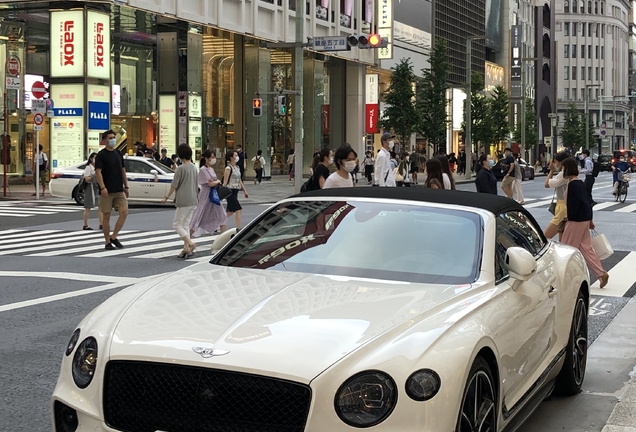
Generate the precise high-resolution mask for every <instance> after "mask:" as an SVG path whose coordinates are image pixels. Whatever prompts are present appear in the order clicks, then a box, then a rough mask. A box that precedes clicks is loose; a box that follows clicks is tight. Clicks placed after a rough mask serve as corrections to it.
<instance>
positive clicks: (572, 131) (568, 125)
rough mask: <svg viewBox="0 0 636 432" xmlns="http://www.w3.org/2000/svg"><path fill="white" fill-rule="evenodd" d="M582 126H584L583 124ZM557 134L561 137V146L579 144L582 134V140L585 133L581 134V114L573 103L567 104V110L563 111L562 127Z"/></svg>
mask: <svg viewBox="0 0 636 432" xmlns="http://www.w3.org/2000/svg"><path fill="white" fill-rule="evenodd" d="M583 128H585V126H584V127H583ZM559 136H560V137H561V141H562V142H563V146H564V147H570V148H572V147H574V146H575V145H580V144H581V141H580V140H581V136H583V140H585V135H583V134H581V116H580V114H579V110H578V109H577V108H576V105H574V103H570V105H568V111H567V112H566V113H565V118H564V120H563V128H562V129H561V133H560V134H559Z"/></svg>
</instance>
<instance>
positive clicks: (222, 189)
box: [212, 185, 232, 200]
mask: <svg viewBox="0 0 636 432" xmlns="http://www.w3.org/2000/svg"><path fill="white" fill-rule="evenodd" d="M212 189H216V192H217V193H218V194H219V199H222V200H224V199H226V198H227V197H229V196H230V195H232V189H230V188H229V187H227V186H222V185H219V186H217V187H215V188H212Z"/></svg>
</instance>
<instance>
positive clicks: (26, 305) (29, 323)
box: [0, 174, 636, 432]
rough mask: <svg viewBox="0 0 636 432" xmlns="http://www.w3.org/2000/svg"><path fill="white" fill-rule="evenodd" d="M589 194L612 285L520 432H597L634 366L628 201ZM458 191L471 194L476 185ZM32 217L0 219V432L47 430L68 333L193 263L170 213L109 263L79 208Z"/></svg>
mask: <svg viewBox="0 0 636 432" xmlns="http://www.w3.org/2000/svg"><path fill="white" fill-rule="evenodd" d="M543 182H544V178H541V177H539V178H537V179H536V180H534V181H528V182H524V184H523V186H524V192H525V195H526V204H527V206H528V207H529V210H530V211H531V212H532V214H533V215H534V216H535V218H536V219H537V221H538V222H539V223H540V224H541V226H545V225H546V224H547V223H548V221H549V220H550V218H551V215H550V214H549V213H548V211H547V206H548V205H549V199H550V198H551V191H550V190H547V189H544V188H543ZM597 184H598V186H597V189H596V190H595V199H596V201H597V202H599V203H604V202H607V203H608V204H606V205H604V206H605V209H603V210H600V211H597V212H595V221H596V224H597V229H598V231H599V232H603V233H605V234H606V236H607V237H608V239H609V240H610V242H611V244H612V245H613V247H614V249H615V250H616V251H617V252H616V253H615V254H614V255H613V256H612V257H610V259H608V260H607V261H606V262H605V263H604V264H605V265H606V267H607V268H608V269H610V275H611V279H610V285H611V283H612V281H615V286H613V288H612V289H611V290H609V291H605V292H600V291H598V290H596V291H595V294H594V296H593V302H592V310H591V317H590V337H591V339H593V340H594V343H593V344H592V346H591V349H590V358H589V361H588V371H587V378H586V381H585V385H584V392H583V393H582V394H580V395H578V396H576V397H574V398H568V399H558V398H552V399H550V400H548V401H546V402H545V403H543V404H542V405H541V407H540V408H539V410H538V411H537V412H536V413H535V414H534V415H533V416H532V417H531V418H530V419H529V422H528V424H527V425H526V426H524V428H523V429H522V431H524V432H530V431H537V430H541V431H545V432H551V431H555V432H556V431H564V430H565V431H600V430H601V429H602V427H603V425H604V424H605V422H606V421H607V418H608V417H609V414H610V412H611V410H612V408H613V406H614V405H615V403H616V400H617V397H618V396H619V395H620V390H621V388H622V385H623V383H624V382H625V381H627V379H628V376H627V373H628V372H629V371H631V370H632V369H633V368H634V364H635V363H636V360H634V356H631V357H630V356H626V355H625V353H626V352H634V351H635V350H636V348H635V346H636V341H635V340H633V338H629V337H628V338H626V337H624V336H625V334H627V335H633V334H635V332H636V318H633V317H634V316H636V303H635V302H634V301H632V302H631V303H629V302H630V299H631V297H632V296H633V295H634V293H635V291H636V284H635V282H636V274H633V271H632V272H631V273H630V271H629V270H625V268H628V267H630V268H632V269H634V268H636V265H634V264H635V261H634V259H635V256H636V252H634V251H635V250H636V248H634V242H635V241H636V236H635V235H634V232H636V218H635V217H634V212H636V208H634V207H636V206H635V205H634V204H635V202H636V200H635V199H634V198H636V196H634V197H630V198H629V199H628V202H626V203H625V204H619V205H609V203H610V202H611V200H612V199H613V197H612V196H611V190H610V189H609V186H608V185H607V184H608V179H607V174H602V175H601V177H599V179H598V181H597ZM459 188H460V189H466V190H474V185H472V184H467V185H460V187H459ZM635 195H636V194H635ZM281 198H282V197H281ZM546 201H547V202H546ZM3 206H11V207H12V208H16V209H21V210H22V211H24V212H28V211H29V210H30V206H32V204H27V203H14V204H11V203H7V202H0V215H1V214H2V210H1V209H2V207H3ZM630 206H631V207H630ZM49 207H50V208H49ZM56 208H57V209H58V210H57V211H56V210H55V209H56ZM38 209H41V210H40V213H38V214H35V215H31V216H29V217H6V216H5V217H3V216H0V329H2V331H1V332H0V365H2V366H1V367H0V400H1V401H2V403H1V404H0V431H8V432H16V431H29V432H36V431H48V430H51V429H52V428H51V417H50V408H49V399H50V395H51V393H52V391H53V388H54V386H55V382H56V379H57V375H58V372H59V364H60V359H61V357H62V351H63V348H64V347H65V345H66V343H67V342H68V339H69V337H70V335H71V333H72V332H73V330H74V328H75V325H76V324H77V323H78V322H79V321H80V320H81V319H82V317H83V316H84V315H85V314H86V313H88V312H89V311H90V310H92V309H93V308H94V307H96V306H97V305H99V304H100V303H101V302H103V301H104V300H105V299H106V298H108V297H109V296H110V295H112V294H114V293H115V292H117V291H118V290H120V289H122V288H123V287H125V286H127V285H129V284H132V283H134V282H137V281H140V280H143V279H144V278H146V277H151V276H153V275H157V274H161V273H166V272H173V271H176V270H178V269H180V268H183V267H185V266H187V265H189V264H190V263H191V262H192V260H191V261H184V260H181V259H178V258H176V257H175V255H176V253H177V252H178V251H179V249H180V247H179V246H178V241H177V244H175V239H176V240H178V238H176V234H174V233H172V229H171V224H172V216H173V211H174V210H173V209H172V208H169V207H168V208H166V207H164V206H136V207H135V208H133V209H132V211H131V215H130V216H129V219H128V221H127V223H126V226H125V230H126V231H127V233H126V234H122V235H121V237H120V238H121V240H122V242H124V243H125V244H126V245H127V248H126V249H125V250H124V251H127V252H126V253H123V254H117V255H110V256H109V255H105V254H103V253H102V252H103V249H102V246H101V244H100V241H101V240H100V235H99V233H97V232H94V233H86V232H81V231H79V228H80V227H81V209H79V208H78V207H76V206H73V205H62V206H58V205H50V203H45V204H44V205H33V211H35V212H36V213H37V212H38ZM264 209H266V206H265V205H246V206H244V215H243V221H244V225H245V224H246V223H247V222H248V221H249V220H251V219H253V218H254V217H256V215H258V214H259V213H260V212H262V211H263V210H264ZM621 209H627V210H629V209H632V210H629V211H627V210H622V211H620V210H621ZM61 210H68V211H61ZM18 211H20V210H18ZM92 222H93V225H96V223H95V220H94V219H93V221H92ZM230 226H232V224H230ZM78 233H79V234H78ZM84 235H88V236H89V237H84ZM60 244H61V245H63V246H61V247H57V245H60ZM199 244H200V245H201V246H200V248H199V250H198V252H197V254H196V255H195V257H194V260H205V259H207V257H208V256H209V246H210V244H211V239H210V238H208V239H207V241H206V240H205V239H202V240H201V241H199ZM458 247H459V246H458ZM130 251H132V252H130ZM87 255H91V256H87ZM632 275H633V277H632ZM608 294H609V295H608ZM623 308H625V309H623ZM629 350H631V351H629Z"/></svg>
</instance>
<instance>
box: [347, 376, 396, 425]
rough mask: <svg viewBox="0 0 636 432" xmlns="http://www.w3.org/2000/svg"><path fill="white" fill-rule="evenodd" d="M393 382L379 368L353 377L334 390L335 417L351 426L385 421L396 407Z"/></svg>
mask: <svg viewBox="0 0 636 432" xmlns="http://www.w3.org/2000/svg"><path fill="white" fill-rule="evenodd" d="M396 402H397V390H396V386H395V381H393V379H392V378H391V377H390V376H388V375H387V374H385V373H383V372H379V371H366V372H361V373H359V374H357V375H354V376H352V377H351V378H349V380H348V381H346V382H345V383H344V384H342V385H341V386H340V388H339V389H338V392H337V393H336V399H335V408H336V413H337V414H338V417H340V419H341V420H342V421H343V422H345V423H346V424H348V425H349V426H354V427H360V428H363V427H370V426H375V425H377V424H378V423H381V422H382V421H384V420H385V419H386V418H387V417H388V416H389V415H391V412H392V411H393V409H394V408H395V404H396Z"/></svg>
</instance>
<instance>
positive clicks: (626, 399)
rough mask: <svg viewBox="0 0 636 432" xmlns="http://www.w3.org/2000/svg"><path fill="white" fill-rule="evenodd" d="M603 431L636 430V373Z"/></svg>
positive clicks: (620, 431) (628, 431)
mask: <svg viewBox="0 0 636 432" xmlns="http://www.w3.org/2000/svg"><path fill="white" fill-rule="evenodd" d="M601 432H636V373H632V379H631V381H630V382H629V383H628V384H627V386H626V387H625V393H623V396H622V397H621V398H620V400H619V402H618V403H617V404H616V406H615V407H614V411H612V415H611V416H610V418H609V419H608V420H607V424H606V425H605V427H604V428H603V430H602V431H601Z"/></svg>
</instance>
